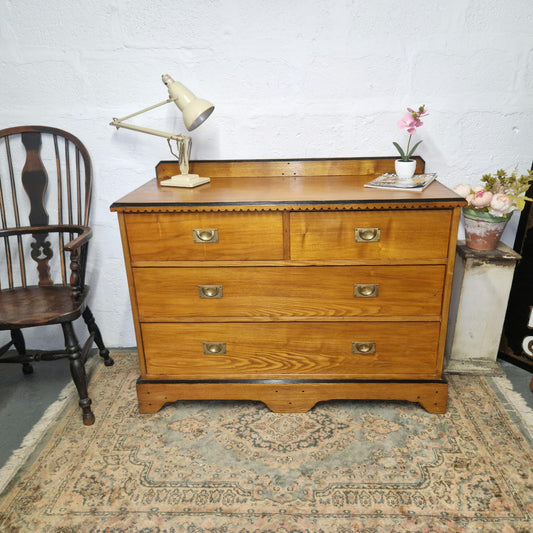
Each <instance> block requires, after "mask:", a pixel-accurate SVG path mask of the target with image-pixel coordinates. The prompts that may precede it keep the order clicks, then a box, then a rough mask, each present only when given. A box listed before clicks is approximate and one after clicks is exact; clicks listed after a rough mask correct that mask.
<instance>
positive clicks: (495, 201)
mask: <svg viewBox="0 0 533 533" xmlns="http://www.w3.org/2000/svg"><path fill="white" fill-rule="evenodd" d="M513 210H514V206H513V199H512V198H511V197H510V196H507V195H506V194H501V193H498V194H495V195H494V196H493V197H492V200H491V201H490V209H489V214H491V215H492V216H493V217H503V216H504V215H507V213H510V212H511V211H513Z"/></svg>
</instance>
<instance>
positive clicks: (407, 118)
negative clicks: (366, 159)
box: [392, 105, 428, 161]
mask: <svg viewBox="0 0 533 533" xmlns="http://www.w3.org/2000/svg"><path fill="white" fill-rule="evenodd" d="M427 113H428V112H427V111H426V106H425V105H422V106H420V107H419V108H418V111H415V110H414V109H411V108H410V107H408V108H407V113H406V114H405V115H404V116H403V118H402V119H401V120H399V121H398V127H399V128H400V129H402V130H406V131H407V133H409V140H408V141H407V149H406V150H405V151H404V150H403V149H402V148H401V146H400V145H399V144H398V143H397V142H393V143H392V144H394V146H395V147H396V149H397V150H398V152H399V153H400V156H401V159H402V161H409V160H410V158H411V156H412V155H413V153H414V151H415V150H416V148H417V147H418V145H419V144H420V143H421V142H422V141H418V142H417V143H416V144H415V145H414V146H413V147H412V148H410V146H411V138H412V137H413V135H414V134H415V133H416V129H417V128H419V127H420V126H422V125H423V124H424V123H423V122H422V121H421V120H420V118H421V117H423V116H425V115H427Z"/></svg>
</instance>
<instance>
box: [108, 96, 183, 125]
mask: <svg viewBox="0 0 533 533" xmlns="http://www.w3.org/2000/svg"><path fill="white" fill-rule="evenodd" d="M176 100H177V99H176V98H168V99H167V100H164V101H163V102H159V103H158V104H154V105H152V106H150V107H147V108H146V109H141V110H140V111H136V112H135V113H132V114H131V115H128V116H126V117H123V118H113V120H114V121H115V120H116V121H118V122H122V121H123V120H128V119H129V118H132V117H136V116H137V115H140V114H141V113H146V112H147V111H150V110H152V109H155V108H156V107H160V106H162V105H165V104H170V102H174V101H176Z"/></svg>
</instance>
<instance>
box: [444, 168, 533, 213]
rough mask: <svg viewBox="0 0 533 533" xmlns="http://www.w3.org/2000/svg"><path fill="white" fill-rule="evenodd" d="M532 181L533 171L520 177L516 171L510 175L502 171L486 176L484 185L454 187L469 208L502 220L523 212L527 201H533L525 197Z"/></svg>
mask: <svg viewBox="0 0 533 533" xmlns="http://www.w3.org/2000/svg"><path fill="white" fill-rule="evenodd" d="M531 180H533V170H528V171H527V174H522V175H521V176H518V175H517V173H516V171H515V172H513V173H512V174H510V175H508V174H507V172H506V171H505V170H503V169H500V170H497V171H496V174H484V175H483V177H482V178H481V182H482V183H483V185H479V186H477V187H474V188H472V187H471V186H470V185H466V184H461V185H457V186H456V187H454V191H455V192H456V193H457V194H459V195H460V196H462V197H463V198H464V199H465V200H466V201H467V202H468V207H469V208H471V209H475V210H476V211H478V212H486V213H488V214H489V215H491V216H493V217H499V218H500V217H506V216H507V215H509V214H510V213H512V212H513V211H515V210H516V209H519V210H520V211H522V209H524V206H525V205H526V201H528V202H531V201H532V199H531V198H528V197H527V196H524V194H525V192H526V191H527V190H528V188H529V187H530V184H531Z"/></svg>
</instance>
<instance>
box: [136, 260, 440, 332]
mask: <svg viewBox="0 0 533 533" xmlns="http://www.w3.org/2000/svg"><path fill="white" fill-rule="evenodd" d="M444 271H445V267H444V266H443V265H418V266H355V267H354V266H324V267H320V266H319V267H285V268H281V267H231V268H230V267H226V268H224V267H216V268H215V267H213V268H211V267H201V268H173V267H168V268H161V267H158V268H156V267H154V268H151V267H147V268H134V269H133V278H134V285H135V292H136V296H137V304H138V311H139V320H140V321H141V322H173V321H179V320H180V319H185V320H186V319H191V318H193V317H202V319H207V318H214V317H227V318H230V317H241V318H242V317H267V318H270V319H272V318H276V317H288V318H296V317H298V318H304V319H305V318H313V317H356V316H377V315H388V316H433V317H437V316H440V312H441V303H442V291H443V280H444ZM161 294H164V295H165V298H161V297H160V295H161Z"/></svg>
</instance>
